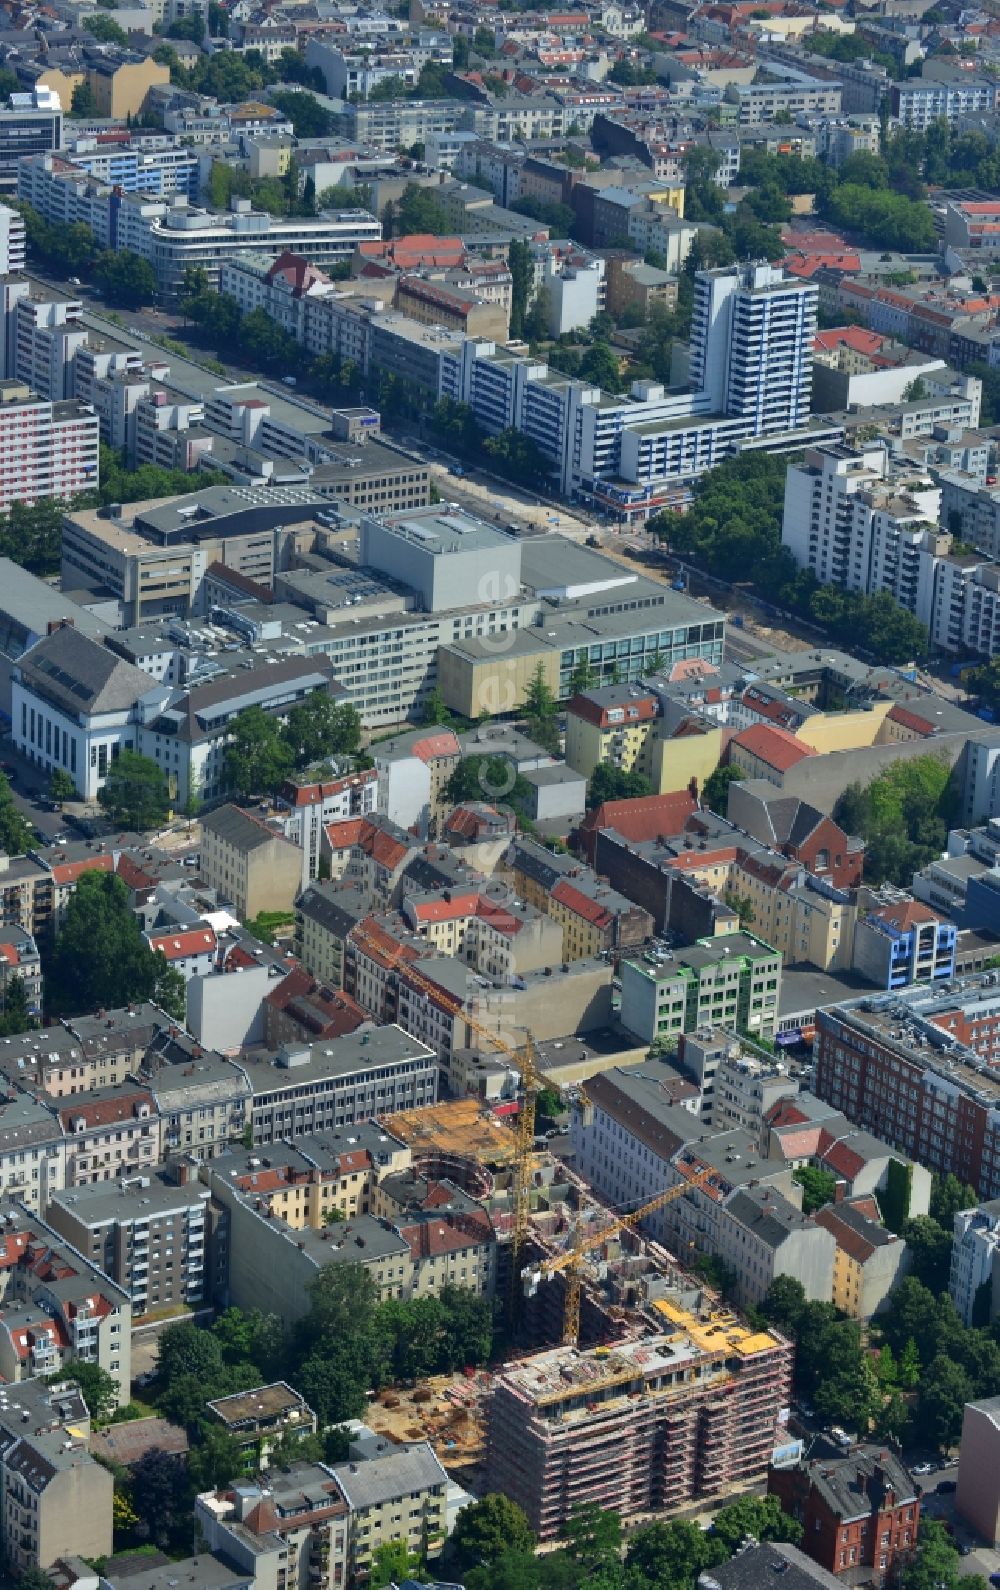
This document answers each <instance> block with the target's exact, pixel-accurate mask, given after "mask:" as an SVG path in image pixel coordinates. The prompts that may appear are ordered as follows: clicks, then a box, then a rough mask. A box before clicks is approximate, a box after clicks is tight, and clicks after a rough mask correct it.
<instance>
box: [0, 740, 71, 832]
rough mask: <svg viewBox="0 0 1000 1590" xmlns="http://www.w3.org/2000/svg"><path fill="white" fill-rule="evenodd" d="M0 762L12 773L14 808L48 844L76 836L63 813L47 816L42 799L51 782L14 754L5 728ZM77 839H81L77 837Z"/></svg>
mask: <svg viewBox="0 0 1000 1590" xmlns="http://www.w3.org/2000/svg"><path fill="white" fill-rule="evenodd" d="M0 759H2V760H3V761H4V762H5V763H7V764H8V765H9V766H10V768H12V769H13V775H12V776H11V775H8V776H9V777H10V782H11V791H12V793H13V796H14V805H15V806H16V807H17V808H18V810H19V811H21V812H23V814H24V816H25V817H26V818H27V819H28V821H29V823H31V825H32V827H33V828H35V829H37V830H38V833H39V834H40V835H41V837H42V838H43V840H44V841H45V843H46V844H50V843H51V842H52V840H53V839H54V837H55V835H56V834H68V836H69V837H71V838H72V837H74V836H73V830H72V828H68V826H67V820H66V815H65V813H64V812H61V811H60V812H48V811H45V810H44V809H43V807H42V806H41V805H40V804H39V801H40V799H44V798H45V797H47V795H48V789H49V778H48V774H47V773H45V772H43V770H42V769H41V768H40V767H35V766H33V764H32V763H31V762H29V761H28V760H27V758H26V757H24V756H21V755H20V754H19V752H17V751H15V749H14V747H13V745H12V744H11V740H10V730H9V729H7V728H4V729H3V730H2V731H0ZM77 837H78V836H77Z"/></svg>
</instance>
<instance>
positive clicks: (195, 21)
mask: <svg viewBox="0 0 1000 1590" xmlns="http://www.w3.org/2000/svg"><path fill="white" fill-rule="evenodd" d="M166 36H167V38H168V39H187V40H188V42H189V43H191V44H200V43H201V42H202V40H203V39H204V37H205V22H204V19H203V17H202V15H201V12H200V10H199V11H192V12H191V13H190V15H189V16H186V17H178V18H177V21H176V22H171V24H170V26H169V27H168V28H167V34H166Z"/></svg>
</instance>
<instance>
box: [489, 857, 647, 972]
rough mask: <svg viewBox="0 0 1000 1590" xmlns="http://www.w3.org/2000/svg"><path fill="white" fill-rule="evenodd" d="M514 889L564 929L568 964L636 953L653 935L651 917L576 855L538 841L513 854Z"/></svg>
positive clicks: (510, 867) (564, 947) (510, 862)
mask: <svg viewBox="0 0 1000 1590" xmlns="http://www.w3.org/2000/svg"><path fill="white" fill-rule="evenodd" d="M507 866H508V867H509V869H510V873H511V876H512V879H513V884H514V888H515V890H516V891H517V894H518V895H519V896H523V898H524V900H525V902H526V904H528V905H531V906H534V907H535V909H536V910H538V911H544V912H546V913H547V914H548V915H549V916H551V917H552V918H553V920H554V921H556V922H558V923H559V924H560V926H561V927H562V930H563V953H562V959H563V960H565V961H576V960H587V959H590V958H591V957H593V956H595V955H600V954H602V953H603V952H605V951H610V950H614V951H621V950H628V949H634V948H637V947H638V946H640V945H641V944H643V943H644V942H645V940H646V939H647V938H649V936H650V935H651V933H652V931H653V928H652V921H651V919H650V917H649V914H648V912H646V911H644V910H643V909H642V908H641V906H637V905H636V904H635V903H634V901H632V900H630V899H627V898H626V896H625V895H623V894H620V893H619V892H618V891H617V890H615V889H612V888H611V887H610V886H609V885H607V884H606V883H605V882H604V881H603V880H602V879H601V878H600V877H599V876H598V875H597V874H596V873H594V872H593V871H592V869H591V868H590V867H587V866H583V865H581V864H580V862H578V861H576V860H575V859H574V858H573V857H572V856H558V855H556V854H555V853H554V852H553V851H551V850H547V849H546V848H545V846H544V845H541V844H539V843H538V841H537V840H534V839H530V838H525V837H519V838H517V839H516V840H515V841H514V842H513V844H512V845H511V847H510V849H509V850H508V852H507Z"/></svg>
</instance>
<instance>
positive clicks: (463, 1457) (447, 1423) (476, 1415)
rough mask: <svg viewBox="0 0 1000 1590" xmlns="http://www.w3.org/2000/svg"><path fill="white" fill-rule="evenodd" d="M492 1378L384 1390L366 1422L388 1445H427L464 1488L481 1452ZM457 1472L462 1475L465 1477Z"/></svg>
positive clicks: (443, 1379)
mask: <svg viewBox="0 0 1000 1590" xmlns="http://www.w3.org/2000/svg"><path fill="white" fill-rule="evenodd" d="M490 1384H491V1376H490V1375H489V1374H488V1373H486V1372H485V1371H483V1370H476V1371H468V1372H466V1373H465V1374H460V1375H432V1376H431V1377H430V1378H429V1379H427V1380H422V1381H421V1382H420V1384H419V1385H418V1386H414V1387H413V1388H412V1389H410V1390H405V1389H398V1388H396V1389H393V1390H391V1391H383V1392H381V1393H380V1394H379V1397H378V1399H377V1400H376V1401H375V1402H372V1403H371V1404H370V1405H369V1409H368V1413H367V1415H366V1417H365V1422H366V1424H368V1426H369V1427H370V1428H371V1429H372V1430H374V1431H375V1432H376V1434H377V1435H387V1436H390V1437H391V1438H392V1440H393V1441H399V1442H406V1441H430V1442H431V1444H432V1446H433V1447H434V1450H435V1452H436V1453H437V1456H438V1458H439V1459H440V1461H441V1462H442V1463H443V1464H444V1465H445V1467H446V1468H448V1469H450V1470H456V1471H458V1477H459V1479H461V1480H462V1481H463V1483H464V1482H465V1481H466V1480H467V1479H468V1478H469V1476H468V1470H469V1469H470V1468H473V1467H478V1466H479V1465H480V1464H481V1463H482V1461H483V1457H484V1455H485V1451H486V1433H485V1408H486V1402H487V1398H488V1394H489V1389H490ZM462 1471H465V1472H464V1473H463V1472H462Z"/></svg>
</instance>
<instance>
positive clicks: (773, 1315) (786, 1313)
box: [760, 1275, 806, 1336]
mask: <svg viewBox="0 0 1000 1590" xmlns="http://www.w3.org/2000/svg"><path fill="white" fill-rule="evenodd" d="M805 1306H806V1294H805V1288H804V1287H803V1285H802V1282H801V1281H797V1280H795V1278H794V1277H793V1276H790V1275H778V1276H776V1277H775V1279H774V1280H773V1281H772V1282H771V1285H770V1286H769V1287H768V1289H767V1292H766V1293H765V1295H764V1301H763V1303H762V1304H761V1306H760V1311H761V1313H762V1314H763V1316H764V1318H765V1319H766V1320H767V1321H769V1323H770V1324H772V1325H777V1327H778V1329H779V1330H782V1331H784V1332H785V1333H786V1334H788V1335H790V1336H796V1335H797V1334H798V1328H799V1323H800V1321H801V1319H802V1315H803V1312H804V1310H805Z"/></svg>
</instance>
